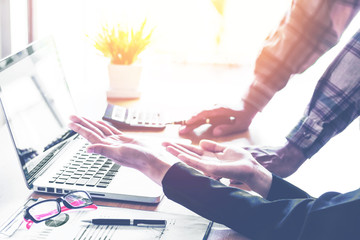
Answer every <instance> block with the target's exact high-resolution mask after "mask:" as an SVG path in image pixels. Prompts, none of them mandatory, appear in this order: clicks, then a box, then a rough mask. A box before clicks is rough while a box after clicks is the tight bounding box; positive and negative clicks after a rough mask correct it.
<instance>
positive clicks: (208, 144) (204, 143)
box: [199, 140, 226, 153]
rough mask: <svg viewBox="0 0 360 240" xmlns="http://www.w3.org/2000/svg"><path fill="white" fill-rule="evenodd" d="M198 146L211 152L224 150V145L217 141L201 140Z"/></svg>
mask: <svg viewBox="0 0 360 240" xmlns="http://www.w3.org/2000/svg"><path fill="white" fill-rule="evenodd" d="M199 145H200V147H201V148H202V149H203V150H205V151H210V152H213V153H216V152H222V151H224V150H225V148H226V147H225V146H223V145H220V144H218V143H217V142H214V141H210V140H201V141H200V144H199Z"/></svg>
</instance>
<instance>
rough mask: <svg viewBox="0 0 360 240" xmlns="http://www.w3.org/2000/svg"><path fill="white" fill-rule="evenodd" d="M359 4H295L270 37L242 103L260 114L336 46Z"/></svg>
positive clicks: (303, 0) (318, 0)
mask: <svg viewBox="0 0 360 240" xmlns="http://www.w3.org/2000/svg"><path fill="white" fill-rule="evenodd" d="M359 2H360V0H293V3H292V6H291V9H290V11H289V13H288V14H287V15H286V16H285V17H284V18H283V20H282V21H281V23H280V25H279V26H278V28H277V30H276V31H275V32H274V33H273V34H271V35H270V36H268V38H267V39H266V41H265V45H264V47H263V49H262V51H261V52H260V54H259V56H258V58H257V60H256V64H255V70H254V74H255V79H254V81H253V83H252V84H251V86H250V87H249V89H248V92H247V93H246V94H245V95H244V97H243V100H244V101H246V102H247V103H250V104H251V105H253V106H254V107H256V108H257V109H258V110H259V111H261V110H262V109H263V108H264V107H265V106H266V104H267V103H268V102H269V101H270V99H271V98H272V97H273V96H274V94H275V93H276V92H277V91H279V90H281V89H282V88H283V87H284V86H285V85H286V84H287V82H288V81H289V78H290V77H291V75H293V74H296V73H301V72H303V71H305V70H306V69H307V68H308V67H309V66H311V65H312V64H313V63H314V62H315V61H316V60H317V59H318V58H319V57H320V56H321V55H323V54H324V53H325V52H326V51H327V50H328V49H330V48H331V47H332V46H334V45H335V44H336V43H337V42H338V40H339V38H340V36H341V34H342V33H343V31H344V29H345V28H346V27H347V26H348V24H349V23H350V21H351V20H352V19H353V17H354V16H355V15H356V13H357V12H358V10H359V4H360V3H359Z"/></svg>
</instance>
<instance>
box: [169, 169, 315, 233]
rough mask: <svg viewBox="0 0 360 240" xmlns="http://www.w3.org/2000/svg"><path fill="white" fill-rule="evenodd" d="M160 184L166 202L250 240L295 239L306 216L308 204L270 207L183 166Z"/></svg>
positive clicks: (277, 204) (257, 199)
mask: <svg viewBox="0 0 360 240" xmlns="http://www.w3.org/2000/svg"><path fill="white" fill-rule="evenodd" d="M162 184H163V188H164V193H165V195H166V196H167V197H168V198H169V199H171V200H174V201H176V202H178V203H180V204H182V205H183V206H185V207H187V208H189V209H190V210H192V211H194V212H196V213H198V214H199V215H201V216H203V217H205V218H208V219H210V220H213V221H216V222H219V223H222V224H224V225H226V226H228V227H230V228H232V229H234V230H236V231H238V232H240V233H241V234H244V235H245V236H248V237H250V238H251V239H296V236H298V235H299V234H300V231H301V227H302V223H303V222H304V219H305V217H306V214H307V207H308V206H307V204H308V202H307V200H304V201H305V202H304V201H294V202H291V205H289V201H279V202H277V203H271V202H269V201H268V200H266V199H264V198H261V197H258V196H254V195H251V194H249V193H247V192H245V191H243V190H240V189H238V188H231V187H227V186H225V185H223V184H221V183H220V182H218V181H216V180H213V179H211V178H208V177H205V176H204V175H202V174H201V173H199V172H197V171H196V170H194V169H191V168H189V167H187V166H185V165H184V164H182V163H178V164H176V165H174V166H173V167H171V168H170V169H169V171H168V173H167V174H166V175H165V178H164V179H163V182H162ZM290 206H291V207H290ZM289 207H290V208H289ZM289 211H292V212H293V214H292V215H289ZM293 224H294V225H293ZM259 227H260V228H259ZM287 228H291V229H292V231H291V232H289V231H288V229H287Z"/></svg>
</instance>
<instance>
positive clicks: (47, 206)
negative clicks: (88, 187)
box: [29, 191, 93, 221]
mask: <svg viewBox="0 0 360 240" xmlns="http://www.w3.org/2000/svg"><path fill="white" fill-rule="evenodd" d="M61 199H62V200H63V201H64V205H66V207H69V208H82V207H86V206H89V205H91V204H92V203H93V202H92V199H91V198H90V196H89V195H88V194H87V193H85V192H80V191H79V192H72V193H69V194H67V195H65V196H64V197H62V198H61ZM58 200H59V199H58ZM58 200H56V199H53V200H47V201H43V202H40V203H39V204H35V205H33V206H32V207H30V209H29V214H30V215H31V216H32V217H33V218H34V219H35V220H37V221H42V220H45V219H49V218H52V217H54V216H56V215H58V214H60V212H61V211H64V207H65V206H64V207H61V208H60V203H59V201H58ZM65 203H67V204H65ZM66 207H65V209H66Z"/></svg>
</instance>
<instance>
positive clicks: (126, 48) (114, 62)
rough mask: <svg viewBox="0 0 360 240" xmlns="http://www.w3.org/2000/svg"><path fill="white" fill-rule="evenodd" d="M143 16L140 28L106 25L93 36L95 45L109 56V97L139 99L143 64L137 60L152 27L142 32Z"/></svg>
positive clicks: (143, 26) (149, 36)
mask: <svg viewBox="0 0 360 240" xmlns="http://www.w3.org/2000/svg"><path fill="white" fill-rule="evenodd" d="M145 24H146V19H145V20H144V22H143V23H142V25H141V27H140V29H139V30H134V29H133V28H131V29H130V30H129V29H124V28H123V27H122V26H121V25H120V24H117V25H113V26H110V25H108V24H105V25H103V26H102V28H101V31H100V32H99V33H98V34H97V35H96V37H95V38H93V42H94V47H95V48H96V49H97V50H99V51H100V52H101V54H102V55H103V56H105V57H108V58H110V63H109V66H108V72H109V81H110V82H109V83H110V84H109V90H108V92H107V95H108V97H109V98H138V97H140V91H139V84H140V79H141V71H142V66H141V65H140V64H137V62H136V60H137V59H138V56H139V54H140V53H142V52H143V51H144V49H145V48H146V47H147V46H148V45H149V43H150V38H151V35H152V32H153V30H151V31H150V33H148V34H145V33H144V28H145Z"/></svg>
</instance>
